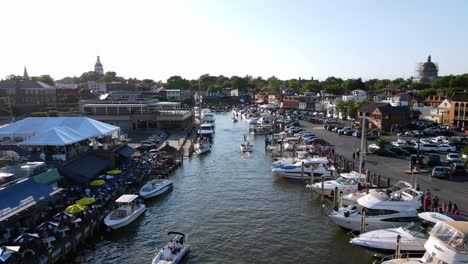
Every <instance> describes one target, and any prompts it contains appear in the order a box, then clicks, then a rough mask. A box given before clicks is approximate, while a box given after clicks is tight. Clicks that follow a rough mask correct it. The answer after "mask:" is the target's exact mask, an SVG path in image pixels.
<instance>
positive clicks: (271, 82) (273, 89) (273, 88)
mask: <svg viewBox="0 0 468 264" xmlns="http://www.w3.org/2000/svg"><path fill="white" fill-rule="evenodd" d="M280 88H281V81H280V80H279V79H278V78H276V77H275V76H271V77H270V78H268V87H267V90H268V91H269V92H270V93H278V92H279V91H280Z"/></svg>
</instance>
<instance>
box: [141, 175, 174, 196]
mask: <svg viewBox="0 0 468 264" xmlns="http://www.w3.org/2000/svg"><path fill="white" fill-rule="evenodd" d="M172 186H173V182H172V181H171V180H167V179H154V180H150V181H148V182H147V183H146V184H145V185H143V187H141V189H140V196H141V197H142V198H145V199H148V198H152V197H156V196H159V195H161V194H163V193H165V192H167V191H168V190H170V189H171V188H172Z"/></svg>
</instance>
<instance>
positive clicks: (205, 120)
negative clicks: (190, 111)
mask: <svg viewBox="0 0 468 264" xmlns="http://www.w3.org/2000/svg"><path fill="white" fill-rule="evenodd" d="M215 120H216V119H215V116H214V114H213V113H210V112H209V113H205V114H204V115H202V124H210V125H211V126H212V127H213V130H214V128H215Z"/></svg>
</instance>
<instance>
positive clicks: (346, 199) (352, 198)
mask: <svg viewBox="0 0 468 264" xmlns="http://www.w3.org/2000/svg"><path fill="white" fill-rule="evenodd" d="M403 188H411V184H409V183H408V182H405V181H399V182H397V183H396V184H395V185H393V186H392V187H390V188H388V190H390V191H391V192H394V191H398V190H401V189H403ZM381 191H383V190H381V189H379V190H377V189H369V193H371V192H381ZM366 195H367V193H366V191H365V190H364V191H356V192H352V193H349V194H347V195H344V196H343V197H342V204H343V205H351V204H354V203H357V200H358V199H359V198H361V197H364V196H366Z"/></svg>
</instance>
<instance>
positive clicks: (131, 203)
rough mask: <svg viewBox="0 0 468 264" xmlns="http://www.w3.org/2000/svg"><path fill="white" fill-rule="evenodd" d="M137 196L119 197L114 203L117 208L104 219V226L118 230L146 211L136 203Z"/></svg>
mask: <svg viewBox="0 0 468 264" xmlns="http://www.w3.org/2000/svg"><path fill="white" fill-rule="evenodd" d="M137 198H138V195H135V194H124V195H122V196H120V197H119V198H118V199H117V200H115V202H116V203H117V205H118V208H117V209H115V210H113V211H112V212H110V213H109V214H108V215H107V216H106V217H105V218H104V224H106V225H107V226H108V227H110V228H112V229H118V228H121V227H123V226H126V225H128V224H130V223H131V222H133V221H134V220H135V219H137V218H138V216H140V215H141V214H143V213H144V212H145V211H146V207H145V205H144V204H138V203H136V201H135V200H136V199H137Z"/></svg>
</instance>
